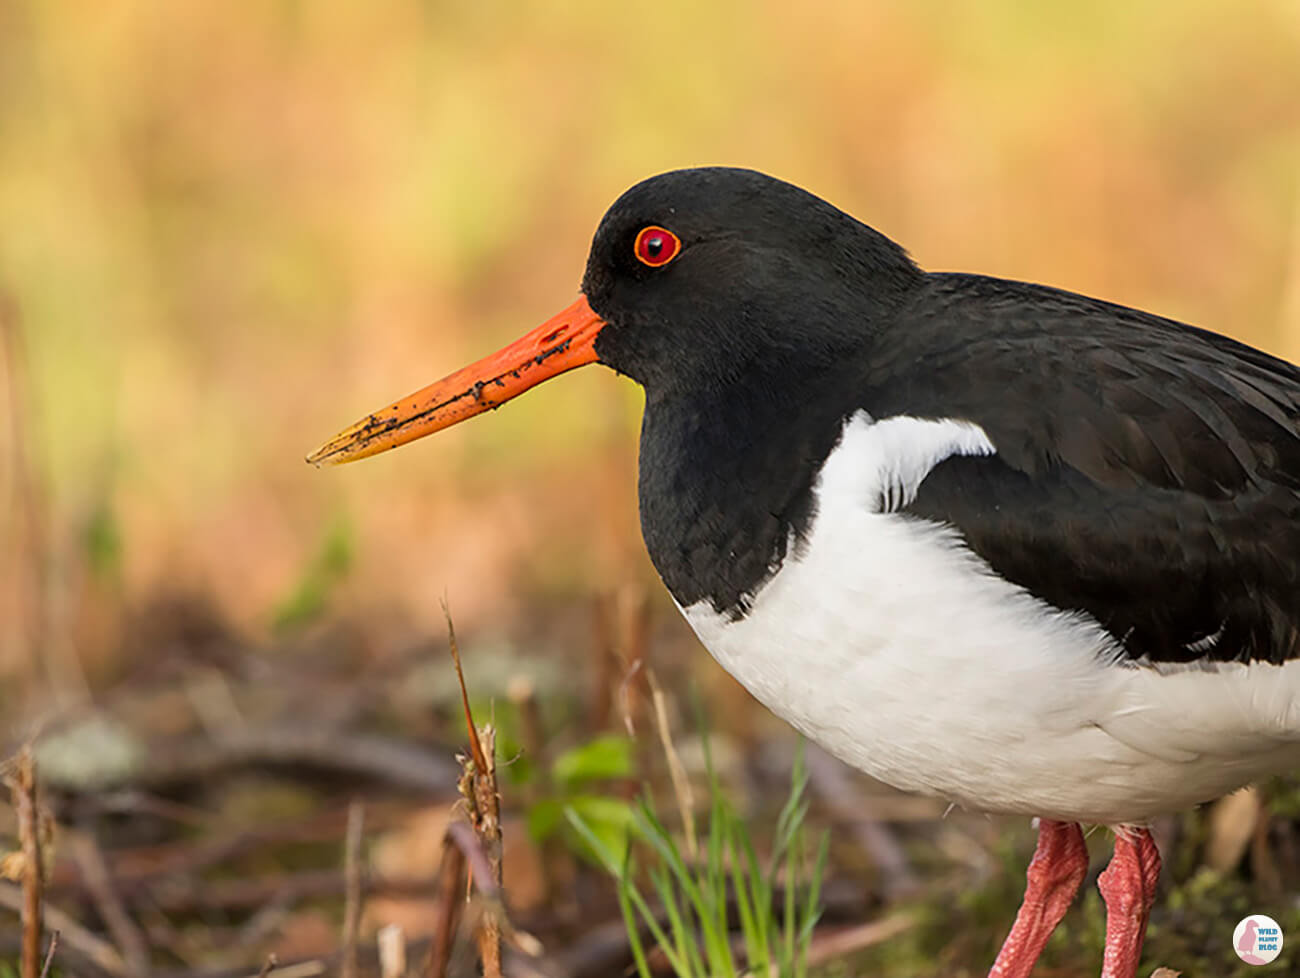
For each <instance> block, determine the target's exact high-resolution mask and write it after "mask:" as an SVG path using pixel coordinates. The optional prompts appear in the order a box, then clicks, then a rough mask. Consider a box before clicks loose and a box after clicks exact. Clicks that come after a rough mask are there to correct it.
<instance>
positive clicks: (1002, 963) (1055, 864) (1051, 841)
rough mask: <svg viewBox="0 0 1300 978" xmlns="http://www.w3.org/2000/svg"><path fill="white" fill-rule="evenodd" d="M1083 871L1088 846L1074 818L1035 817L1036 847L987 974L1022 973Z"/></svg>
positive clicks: (997, 977) (1020, 976)
mask: <svg viewBox="0 0 1300 978" xmlns="http://www.w3.org/2000/svg"><path fill="white" fill-rule="evenodd" d="M1087 872H1088V848H1087V846H1085V845H1084V842H1083V832H1082V831H1080V829H1079V826H1078V823H1076V822H1053V821H1050V820H1049V819H1041V820H1040V821H1039V823H1038V848H1037V849H1035V850H1034V858H1033V859H1032V860H1030V863H1029V870H1028V872H1027V873H1026V874H1025V876H1026V880H1027V882H1026V885H1025V898H1024V900H1023V901H1022V902H1021V904H1020V912H1019V913H1017V914H1016V922H1015V923H1014V924H1013V925H1012V927H1011V933H1010V934H1008V935H1007V939H1006V940H1005V941H1003V943H1002V950H1001V951H999V952H998V958H997V960H996V961H994V962H993V970H992V971H990V972H989V978H1028V975H1029V972H1030V971H1032V970H1033V968H1034V962H1035V961H1037V960H1038V955H1040V954H1041V953H1042V952H1043V947H1044V945H1046V944H1047V939H1048V938H1049V937H1051V936H1052V931H1053V930H1055V929H1056V925H1057V924H1059V923H1060V922H1061V918H1062V917H1064V916H1065V911H1066V910H1068V909H1069V907H1070V903H1071V901H1073V900H1074V895H1075V894H1076V893H1078V892H1079V885H1080V884H1081V883H1082V882H1083V877H1084V874H1085V873H1087Z"/></svg>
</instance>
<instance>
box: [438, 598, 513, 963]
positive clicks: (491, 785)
mask: <svg viewBox="0 0 1300 978" xmlns="http://www.w3.org/2000/svg"><path fill="white" fill-rule="evenodd" d="M442 610H443V614H444V615H446V618H447V640H448V643H449V644H450V646H451V658H452V662H453V663H455V666H456V678H457V680H458V681H459V682H460V696H461V704H462V706H463V707H464V709H465V726H466V728H467V729H468V732H469V744H470V756H469V757H468V758H462V760H461V769H462V773H461V778H460V783H459V788H460V793H461V796H462V797H463V798H464V799H465V810H466V814H467V815H468V816H469V824H470V827H471V828H472V829H473V830H474V836H475V838H476V839H477V841H478V845H479V848H480V849H481V850H482V852H483V855H484V857H485V859H486V862H487V873H488V875H487V880H489V881H490V882H491V890H492V891H493V892H499V891H500V889H501V795H500V792H499V790H498V788H497V772H496V731H495V730H494V729H493V728H492V725H491V724H485V725H484V726H483V728H482V729H481V730H480V729H479V728H478V727H477V726H476V725H475V723H474V714H473V712H472V711H471V710H470V708H469V692H468V690H467V689H466V688H465V674H464V672H463V671H462V670H461V666H460V647H459V646H458V645H457V644H456V628H455V626H454V625H453V624H452V620H451V611H450V609H449V608H448V607H447V605H446V603H445V602H444V603H443V606H442ZM466 855H467V858H468V854H466ZM468 865H469V867H470V869H471V874H470V875H471V876H473V875H476V874H475V873H473V869H474V863H473V862H472V861H471V862H469V863H468ZM478 873H479V874H481V873H482V869H479V871H478ZM480 878H481V877H480ZM479 889H481V890H483V891H484V892H487V891H488V887H487V886H485V885H484V883H483V882H480V883H479ZM501 917H502V908H501V906H500V903H499V902H498V901H496V900H492V901H487V902H485V905H484V913H483V915H482V918H481V920H480V922H479V927H478V932H477V938H478V949H479V960H480V961H481V962H482V964H483V976H484V978H501Z"/></svg>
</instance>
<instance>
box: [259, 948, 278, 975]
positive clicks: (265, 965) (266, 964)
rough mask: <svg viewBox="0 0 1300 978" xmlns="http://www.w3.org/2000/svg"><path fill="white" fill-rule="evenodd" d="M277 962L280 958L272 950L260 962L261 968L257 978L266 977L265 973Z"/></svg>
mask: <svg viewBox="0 0 1300 978" xmlns="http://www.w3.org/2000/svg"><path fill="white" fill-rule="evenodd" d="M279 963H280V959H279V958H277V957H276V956H275V952H274V951H272V952H271V953H270V954H268V955H267V956H266V960H265V961H263V962H262V970H261V971H259V972H258V973H257V978H266V976H267V975H269V974H270V973H271V972H272V971H274V970H275V966H276V965H278V964H279Z"/></svg>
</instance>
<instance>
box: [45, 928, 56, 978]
mask: <svg viewBox="0 0 1300 978" xmlns="http://www.w3.org/2000/svg"><path fill="white" fill-rule="evenodd" d="M58 949H59V932H58V931H57V930H52V931H50V946H49V947H48V948H47V949H46V951H45V963H44V964H43V965H41V978H46V976H48V975H49V973H50V968H51V967H53V965H54V952H55V951H57V950H58Z"/></svg>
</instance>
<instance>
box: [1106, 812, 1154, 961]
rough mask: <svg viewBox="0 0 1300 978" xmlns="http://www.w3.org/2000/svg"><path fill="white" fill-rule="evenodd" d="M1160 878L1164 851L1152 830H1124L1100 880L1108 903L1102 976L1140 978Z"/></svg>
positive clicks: (1118, 834)
mask: <svg viewBox="0 0 1300 978" xmlns="http://www.w3.org/2000/svg"><path fill="white" fill-rule="evenodd" d="M1159 878H1160V852H1159V850H1158V849H1156V844H1155V840H1153V839H1152V838H1151V833H1150V832H1149V831H1147V830H1146V829H1144V828H1139V829H1133V828H1126V829H1120V830H1119V831H1118V832H1117V833H1116V836H1115V855H1114V856H1113V857H1111V860H1110V865H1109V866H1107V867H1106V869H1105V871H1104V872H1103V873H1102V874H1101V876H1100V877H1099V878H1098V880H1097V889H1099V890H1101V898H1102V899H1103V900H1104V901H1105V902H1106V950H1105V953H1104V954H1103V956H1102V965H1101V978H1136V975H1137V968H1138V958H1139V957H1141V954H1142V940H1143V938H1144V937H1146V931H1147V919H1148V918H1149V917H1150V916H1151V905H1152V904H1153V903H1155V899H1156V882H1157V880H1159Z"/></svg>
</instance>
